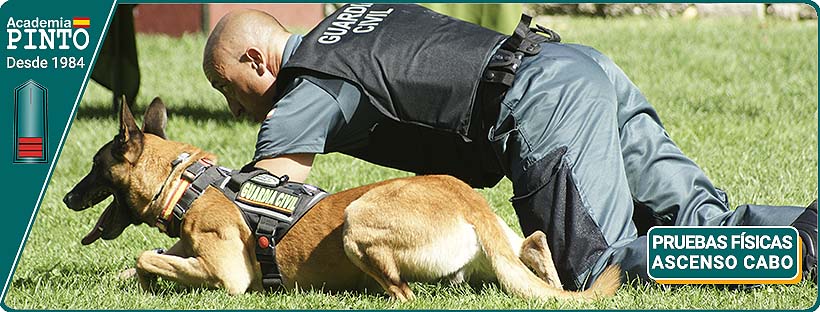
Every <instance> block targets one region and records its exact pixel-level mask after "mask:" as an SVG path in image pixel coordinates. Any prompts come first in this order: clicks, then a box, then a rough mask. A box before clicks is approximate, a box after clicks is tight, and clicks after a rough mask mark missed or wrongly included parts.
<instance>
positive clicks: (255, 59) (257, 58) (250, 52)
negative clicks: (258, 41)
mask: <svg viewBox="0 0 820 312" xmlns="http://www.w3.org/2000/svg"><path fill="white" fill-rule="evenodd" d="M245 57H247V58H248V59H249V60H250V61H251V67H253V69H254V70H256V74H257V75H259V76H262V75H264V74H265V69H266V63H267V62H266V61H265V55H264V54H263V53H262V51H261V50H259V49H257V48H256V47H250V48H248V49H247V50H245Z"/></svg>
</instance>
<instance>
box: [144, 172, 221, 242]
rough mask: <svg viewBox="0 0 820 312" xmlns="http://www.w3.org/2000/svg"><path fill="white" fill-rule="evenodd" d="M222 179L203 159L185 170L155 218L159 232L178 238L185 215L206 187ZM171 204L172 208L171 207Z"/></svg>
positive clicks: (219, 173)
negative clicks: (159, 213) (160, 212)
mask: <svg viewBox="0 0 820 312" xmlns="http://www.w3.org/2000/svg"><path fill="white" fill-rule="evenodd" d="M222 178H224V176H223V175H222V173H221V172H220V171H219V169H218V168H217V167H216V166H214V165H213V163H212V162H211V161H210V160H208V159H205V158H203V159H200V160H199V161H197V162H195V163H193V164H191V165H190V166H188V168H185V171H183V172H182V177H181V179H180V180H179V181H177V183H176V184H175V187H174V189H173V193H172V195H171V197H170V198H169V201H168V202H167V206H166V207H165V209H164V210H163V212H162V214H161V215H160V217H159V218H157V227H158V228H159V229H160V231H162V232H164V233H165V234H167V235H168V236H170V237H179V231H180V227H181V225H182V220H183V219H184V218H185V213H186V212H187V211H188V209H189V208H190V207H191V205H192V204H193V203H194V201H195V200H196V199H197V198H199V196H201V195H202V192H204V191H205V189H206V188H207V187H208V185H212V184H214V183H215V182H218V181H221V179H222ZM172 203H173V206H171V204H172ZM171 207H173V208H171Z"/></svg>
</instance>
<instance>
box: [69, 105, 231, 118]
mask: <svg viewBox="0 0 820 312" xmlns="http://www.w3.org/2000/svg"><path fill="white" fill-rule="evenodd" d="M166 105H167V109H168V117H169V118H174V117H182V118H189V119H194V120H214V121H219V122H228V121H239V120H238V119H236V118H234V117H233V116H232V115H231V113H230V112H229V111H228V109H227V108H221V107H220V108H216V107H204V106H202V105H201V104H199V105H197V104H196V103H174V104H171V105H169V103H167V102H166ZM146 108H148V104H147V103H145V104H144V105H139V104H138V105H135V106H131V111H132V112H133V113H134V115H135V116H139V115H142V112H143V111H145V109H146ZM106 118H110V119H115V118H117V113H116V111H115V110H114V109H113V107H112V106H111V103H110V102H83V103H82V104H81V105H80V107H79V108H78V109H77V119H106Z"/></svg>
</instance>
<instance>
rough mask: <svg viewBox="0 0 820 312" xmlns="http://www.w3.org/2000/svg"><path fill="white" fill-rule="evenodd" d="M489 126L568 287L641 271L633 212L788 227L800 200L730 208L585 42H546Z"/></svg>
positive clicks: (653, 219)
mask: <svg viewBox="0 0 820 312" xmlns="http://www.w3.org/2000/svg"><path fill="white" fill-rule="evenodd" d="M488 136H489V139H490V141H491V142H492V144H493V148H494V150H495V152H496V155H497V156H498V157H499V158H500V159H501V162H502V164H503V165H504V170H505V174H506V175H507V177H509V179H510V180H511V181H512V182H513V191H514V197H513V198H512V202H513V207H514V208H515V210H516V213H517V215H518V218H519V222H520V223H521V227H522V230H523V231H524V234H525V235H529V234H530V233H532V232H533V231H535V230H541V231H543V232H544V233H545V234H547V239H548V243H549V245H550V248H551V250H552V254H553V260H554V261H555V264H556V267H557V268H558V271H559V275H560V278H561V281H562V283H563V284H564V287H565V288H567V289H583V288H586V287H588V286H589V285H591V283H592V282H593V281H594V280H595V278H596V277H597V276H598V274H600V273H601V272H602V270H603V269H604V267H605V266H606V265H608V264H611V263H617V264H620V265H621V268H623V269H624V270H625V271H626V272H627V274H628V276H632V277H636V278H641V279H645V280H648V277H647V276H646V265H647V263H646V257H647V251H646V240H645V239H646V237H645V236H642V235H643V234H645V233H643V231H639V229H638V228H637V227H636V225H635V223H633V211H637V213H638V215H639V218H638V219H639V220H640V221H642V222H641V223H646V224H650V225H652V224H654V225H659V224H665V225H789V224H791V223H792V222H793V221H794V220H795V219H796V218H797V217H798V216H799V215H800V214H801V213H802V212H803V211H804V210H805V208H803V207H769V206H750V205H747V206H741V207H739V208H738V209H736V210H729V209H728V207H727V203H726V202H725V194H723V193H722V192H721V191H720V190H718V189H716V188H715V186H714V185H713V184H712V182H711V181H709V179H708V178H707V177H706V175H705V174H704V172H703V170H701V169H700V168H699V167H698V166H697V165H696V164H695V163H694V162H693V161H692V160H691V159H689V158H687V157H686V156H685V155H684V154H683V152H682V151H681V150H680V149H679V148H678V147H677V146H676V145H675V143H674V142H673V141H672V139H671V138H670V137H669V135H668V134H667V133H666V131H665V130H664V128H663V124H662V123H661V120H660V118H659V117H658V114H657V113H656V112H655V110H654V109H653V108H652V106H651V105H650V104H649V102H648V101H647V100H646V98H645V97H644V96H643V95H642V94H641V92H640V91H639V90H638V88H637V87H636V86H635V85H634V84H633V83H632V82H631V81H630V80H629V78H628V77H627V76H626V75H625V74H624V73H623V71H622V70H621V69H620V68H618V66H617V65H615V64H614V63H613V62H612V61H611V60H610V59H609V58H607V57H606V56H604V55H603V54H601V53H599V52H598V51H596V50H594V49H592V48H589V47H586V46H581V45H572V44H560V43H550V44H544V45H543V48H542V51H541V53H540V54H538V55H537V56H534V57H531V58H527V59H526V60H525V61H524V63H523V64H522V66H521V68H520V69H519V71H518V74H517V76H516V79H515V82H514V84H513V86H512V87H511V88H510V90H509V91H508V93H507V95H506V97H505V98H504V100H503V102H502V106H501V112H500V114H499V118H498V121H497V123H496V125H495V126H494V127H493V128H492V129H491V130H490V132H489V134H488Z"/></svg>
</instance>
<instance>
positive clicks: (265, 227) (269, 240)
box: [254, 215, 282, 289]
mask: <svg viewBox="0 0 820 312" xmlns="http://www.w3.org/2000/svg"><path fill="white" fill-rule="evenodd" d="M277 224H279V222H278V221H277V220H275V219H272V218H268V217H266V216H263V215H260V216H259V224H257V227H256V231H255V232H254V235H255V236H256V261H258V262H259V264H260V266H259V267H260V269H261V270H262V286H263V287H265V288H266V289H276V288H279V287H281V286H282V274H280V273H279V265H278V264H277V263H276V248H274V246H275V245H276V243H275V241H274V239H273V237H274V235H275V234H276V226H277Z"/></svg>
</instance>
